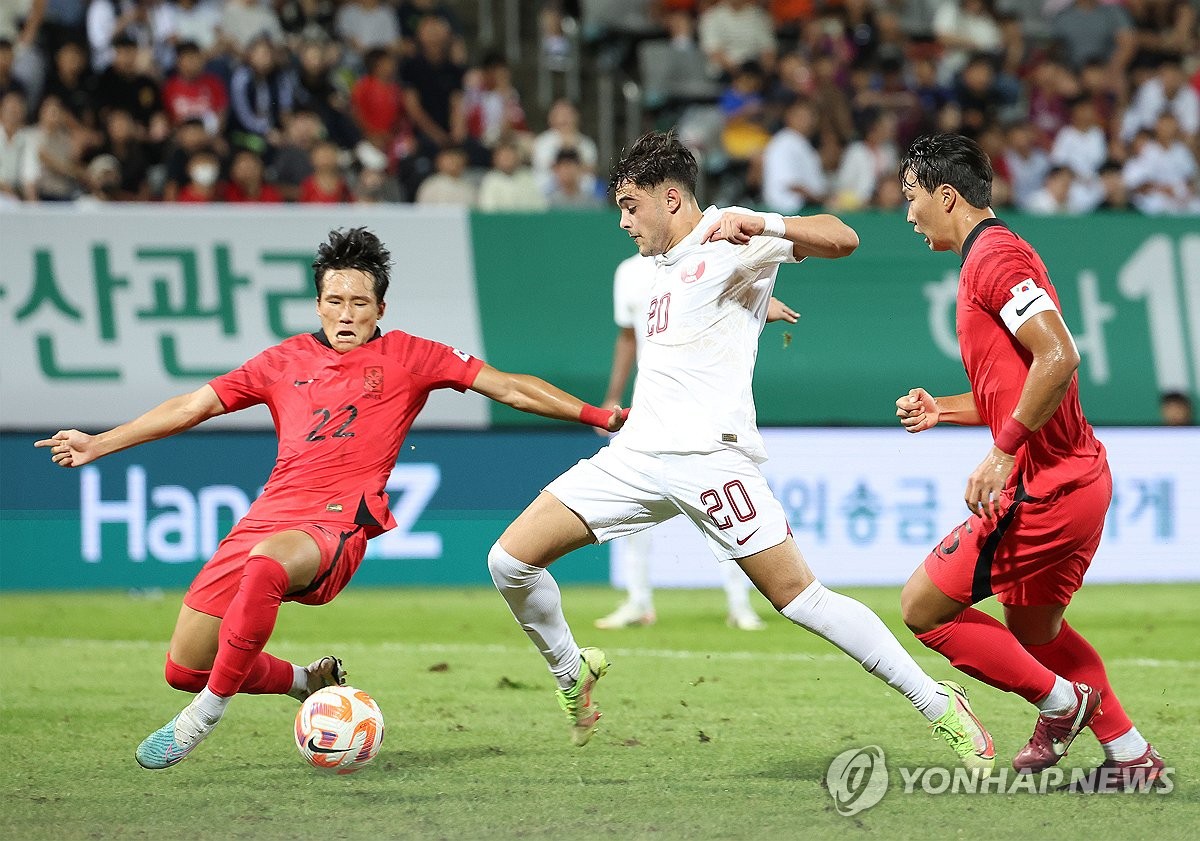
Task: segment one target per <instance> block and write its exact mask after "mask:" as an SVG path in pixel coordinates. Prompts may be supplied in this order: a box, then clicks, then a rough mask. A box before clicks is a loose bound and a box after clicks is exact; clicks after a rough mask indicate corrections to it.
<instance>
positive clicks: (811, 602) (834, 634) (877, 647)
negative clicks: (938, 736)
mask: <svg viewBox="0 0 1200 841" xmlns="http://www.w3.org/2000/svg"><path fill="white" fill-rule="evenodd" d="M779 612H780V613H781V614H782V615H783V616H784V617H786V618H787V619H790V620H791V621H792V622H795V623H796V624H797V625H799V626H800V627H802V628H807V629H808V630H810V631H812V632H813V633H814V634H816V635H817V636H820V637H824V638H825V639H827V640H829V641H830V642H831V643H833V644H834V645H836V646H837V647H838V648H840V649H841V650H842V651H844V652H846V654H849V655H850V656H851V657H853V658H854V659H855V660H856V661H857V662H858V663H859V664H860V665H862V667H863V668H864V669H866V670H867V671H868V672H870V673H871V674H873V675H875V677H877V678H879V679H880V680H882V681H883V682H884V683H886V684H887V685H888V686H890V687H892V688H893V689H895V690H896V691H897V692H899V693H900V694H901V695H903V696H904V697H905V698H907V699H908V700H909V701H911V702H912V705H913V706H914V707H916V708H917V710H918V711H919V712H920V713H921V714H922V715H924V716H925V717H926V718H927V719H929V720H930V721H934V720H936V719H937V718H939V717H940V716H941V715H942V714H943V713H944V712H945V711H946V710H947V709H948V706H949V700H948V698H947V696H946V693H945V692H943V691H942V689H941V687H939V686H938V685H937V682H936V681H935V680H934V679H933V678H931V677H930V676H929V675H927V674H925V672H924V671H922V670H921V667H920V666H918V665H917V663H916V661H915V660H913V658H912V656H911V655H909V653H908V652H907V651H905V650H904V647H903V646H901V645H900V643H899V641H898V640H897V639H896V637H895V636H894V635H893V634H892V632H891V631H889V630H888V628H887V626H886V625H884V624H883V620H881V619H880V618H879V617H878V616H876V615H875V614H874V613H873V612H872V611H871V609H870V608H868V607H867V606H866V605H864V604H861V603H860V602H856V601H855V600H854V599H852V598H850V597H849V596H843V595H842V594H841V593H835V592H833V591H832V590H827V589H825V587H824V585H822V584H821V582H820V581H814V582H813V583H812V584H810V585H808V587H807V588H805V590H804V592H802V593H801V594H800V595H798V596H796V598H794V599H793V600H792V601H791V603H790V604H788V605H787V606H786V607H784V608H783V609H782V610H780V611H779Z"/></svg>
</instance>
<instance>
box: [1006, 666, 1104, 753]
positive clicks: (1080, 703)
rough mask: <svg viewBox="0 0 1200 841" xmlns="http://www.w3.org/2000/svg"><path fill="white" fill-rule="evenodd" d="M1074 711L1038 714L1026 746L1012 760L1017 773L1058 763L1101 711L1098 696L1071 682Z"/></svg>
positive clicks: (1080, 684) (1085, 687)
mask: <svg viewBox="0 0 1200 841" xmlns="http://www.w3.org/2000/svg"><path fill="white" fill-rule="evenodd" d="M1072 688H1073V689H1074V690H1075V709H1074V710H1072V711H1071V712H1069V713H1067V714H1066V715H1053V716H1051V715H1045V714H1044V713H1043V714H1039V715H1038V720H1037V724H1035V725H1034V728H1033V735H1032V736H1030V737H1029V743H1028V744H1027V745H1025V747H1023V748H1021V750H1020V751H1018V752H1017V755H1016V756H1014V757H1013V761H1012V764H1013V768H1015V769H1016V771H1017V773H1018V774H1036V773H1037V772H1039V771H1045V770H1046V769H1047V768H1051V767H1053V766H1055V765H1057V764H1058V761H1059V760H1060V759H1062V758H1063V757H1064V756H1066V755H1067V748H1069V747H1071V742H1073V741H1075V737H1076V736H1078V735H1079V734H1080V733H1081V732H1082V731H1083V728H1085V727H1087V726H1088V722H1090V721H1091V720H1092V717H1093V716H1095V715H1096V713H1097V712H1098V711H1099V710H1100V693H1099V692H1098V691H1097V690H1095V689H1093V688H1092V687H1090V686H1088V685H1087V684H1086V683H1074V684H1072Z"/></svg>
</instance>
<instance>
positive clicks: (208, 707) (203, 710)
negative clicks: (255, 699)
mask: <svg viewBox="0 0 1200 841" xmlns="http://www.w3.org/2000/svg"><path fill="white" fill-rule="evenodd" d="M229 700H230V699H229V698H222V697H221V696H220V695H215V694H213V692H212V690H211V689H209V688H208V687H207V686H206V687H204V688H203V689H201V690H200V694H199V695H197V696H196V697H195V698H193V699H192V703H191V707H192V709H193V710H195V711H196V712H198V713H200V715H202V716H203V717H204V719H205V723H206V724H214V723H216V722H217V721H220V720H221V716H223V715H225V708H226V707H227V706H229Z"/></svg>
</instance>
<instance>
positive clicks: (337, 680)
mask: <svg viewBox="0 0 1200 841" xmlns="http://www.w3.org/2000/svg"><path fill="white" fill-rule="evenodd" d="M304 671H305V672H306V673H307V674H308V687H307V689H305V690H303V691H302V690H298V689H295V688H293V689H292V690H291V691H289V692H288V694H289V695H291V696H292V697H293V698H295V699H296V700H297V701H304V700H305V699H306V698H308V696H309V695H311V694H313V693H314V692H316V691H317V690H318V689H324V688H325V687H326V686H345V685H346V668H345V667H344V666H343V665H342V661H341V660H340V659H339V658H337V657H334V656H333V655H332V654H330V655H328V656H326V657H322V658H321V659H320V660H316V661H314V662H312V663H309V664H308V666H306V667H305V669H304Z"/></svg>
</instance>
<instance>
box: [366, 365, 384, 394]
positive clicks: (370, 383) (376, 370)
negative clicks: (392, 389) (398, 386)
mask: <svg viewBox="0 0 1200 841" xmlns="http://www.w3.org/2000/svg"><path fill="white" fill-rule="evenodd" d="M363 391H367V392H372V393H374V394H379V393H380V392H381V391H383V368H382V367H380V366H379V365H368V366H367V367H366V368H363Z"/></svg>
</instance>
